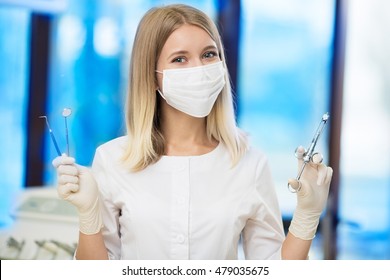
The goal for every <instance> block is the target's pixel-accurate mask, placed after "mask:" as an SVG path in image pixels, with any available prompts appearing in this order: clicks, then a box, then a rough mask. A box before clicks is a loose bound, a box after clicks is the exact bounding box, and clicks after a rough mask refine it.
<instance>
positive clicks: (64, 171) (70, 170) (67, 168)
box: [57, 165, 79, 176]
mask: <svg viewBox="0 0 390 280" xmlns="http://www.w3.org/2000/svg"><path fill="white" fill-rule="evenodd" d="M57 172H58V174H59V175H72V176H77V175H78V174H79V172H78V169H77V167H76V166H75V165H60V166H59V167H58V169H57Z"/></svg>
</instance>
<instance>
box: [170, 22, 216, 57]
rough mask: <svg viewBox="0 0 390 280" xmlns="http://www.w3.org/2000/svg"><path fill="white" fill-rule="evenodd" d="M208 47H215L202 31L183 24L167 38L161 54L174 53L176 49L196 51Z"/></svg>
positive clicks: (207, 35)
mask: <svg viewBox="0 0 390 280" xmlns="http://www.w3.org/2000/svg"><path fill="white" fill-rule="evenodd" d="M209 45H213V46H215V47H217V44H216V43H215V41H214V40H213V39H212V38H211V36H210V35H209V34H208V33H207V32H206V31H205V30H204V29H202V28H200V27H198V26H195V25H189V24H184V25H182V26H180V27H179V28H178V29H176V30H175V31H173V32H172V34H171V35H170V36H169V37H168V39H167V41H166V42H165V44H164V47H163V49H162V52H170V51H176V50H178V49H185V50H191V49H193V50H196V49H198V48H204V47H205V46H209Z"/></svg>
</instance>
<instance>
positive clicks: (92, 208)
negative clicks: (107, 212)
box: [52, 155, 103, 235]
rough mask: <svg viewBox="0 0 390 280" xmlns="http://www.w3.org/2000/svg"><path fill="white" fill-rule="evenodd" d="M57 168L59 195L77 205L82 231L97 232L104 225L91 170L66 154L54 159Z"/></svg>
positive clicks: (86, 232) (85, 232)
mask: <svg viewBox="0 0 390 280" xmlns="http://www.w3.org/2000/svg"><path fill="white" fill-rule="evenodd" d="M52 163H53V166H54V167H55V168H56V169H57V180H58V187H57V191H58V195H59V196H60V197H61V198H62V199H64V200H66V201H69V202H70V203H72V204H73V205H74V206H76V208H77V210H78V213H79V227H80V232H82V233H84V234H88V235H90V234H95V233H98V232H99V231H100V229H101V228H102V226H103V222H102V218H101V213H100V205H99V192H98V188H97V184H96V181H95V179H94V177H93V175H92V173H91V171H90V170H89V169H88V168H86V167H84V166H80V165H76V164H75V159H74V158H72V157H68V156H66V155H62V156H58V157H56V158H55V159H54V160H53V162H52Z"/></svg>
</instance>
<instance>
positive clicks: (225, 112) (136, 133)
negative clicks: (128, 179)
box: [123, 4, 247, 171]
mask: <svg viewBox="0 0 390 280" xmlns="http://www.w3.org/2000/svg"><path fill="white" fill-rule="evenodd" d="M183 24H190V25H195V26H198V27H200V28H202V29H203V30H205V31H206V32H207V33H208V34H209V35H210V36H211V38H212V39H213V40H214V41H215V43H216V45H217V48H218V51H219V54H220V58H221V60H222V61H223V64H224V66H225V68H226V69H227V67H226V63H225V56H224V51H223V46H222V42H221V38H220V35H219V33H218V30H217V28H216V26H215V24H214V22H213V21H212V20H211V19H210V18H209V17H208V16H207V15H206V14H205V13H203V12H202V11H200V10H198V9H195V8H193V7H190V6H187V5H181V4H179V5H168V6H164V7H159V8H152V9H151V10H149V11H148V12H147V13H146V14H145V15H144V17H143V18H142V19H141V21H140V23H139V25H138V29H137V32H136V35H135V39H134V45H133V50H132V54H131V63H130V79H129V92H128V95H127V101H126V126H127V134H128V146H127V149H126V151H125V154H124V156H123V160H124V162H125V163H126V164H128V165H130V167H131V169H132V170H133V171H140V170H142V169H145V168H146V167H147V166H149V165H150V164H152V163H155V162H157V161H158V160H159V159H160V158H161V156H162V155H163V154H164V147H165V142H164V137H163V135H162V133H161V131H160V125H159V98H158V97H157V96H158V95H157V94H156V85H157V78H156V74H155V70H156V65H157V61H158V58H159V56H160V53H161V50H162V48H163V46H164V44H165V42H166V40H167V39H168V37H169V36H170V35H171V34H172V32H173V31H175V30H176V29H178V28H179V27H180V26H182V25H183ZM225 79H226V81H228V82H227V83H226V85H225V87H224V88H223V89H222V92H221V94H220V95H219V96H218V98H217V100H216V102H215V104H214V106H213V109H212V111H211V113H210V114H209V115H208V116H207V117H206V118H207V119H206V129H207V136H208V137H209V139H213V138H214V139H216V140H217V141H219V142H222V143H224V144H225V145H226V147H227V149H228V151H229V152H230V155H231V159H232V165H233V166H234V165H235V164H236V163H237V162H238V161H239V160H240V158H241V157H242V155H243V154H244V153H245V151H246V149H247V140H246V136H245V135H244V133H243V132H242V131H241V130H240V129H239V128H238V127H237V125H236V121H235V117H234V108H233V97H232V93H231V86H230V78H229V76H228V74H227V73H226V77H225Z"/></svg>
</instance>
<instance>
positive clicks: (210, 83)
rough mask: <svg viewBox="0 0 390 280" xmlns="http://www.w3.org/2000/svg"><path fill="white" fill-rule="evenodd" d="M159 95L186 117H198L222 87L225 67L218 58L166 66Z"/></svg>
mask: <svg viewBox="0 0 390 280" xmlns="http://www.w3.org/2000/svg"><path fill="white" fill-rule="evenodd" d="M156 72H158V73H162V74H163V81H162V87H163V90H162V92H161V91H160V90H158V92H159V93H160V95H161V96H162V97H163V98H164V99H165V100H166V101H167V103H168V104H169V105H171V106H172V107H174V108H175V109H177V110H179V111H181V112H184V113H186V114H188V115H190V116H193V117H197V118H202V117H205V116H207V115H208V114H210V112H211V109H212V108H213V105H214V103H215V100H216V99H217V97H218V95H219V94H220V92H221V90H222V88H223V87H224V86H225V68H224V66H223V64H222V61H219V62H217V63H213V64H209V65H204V66H197V67H191V68H180V69H166V70H163V71H162V72H161V71H157V70H156Z"/></svg>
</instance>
